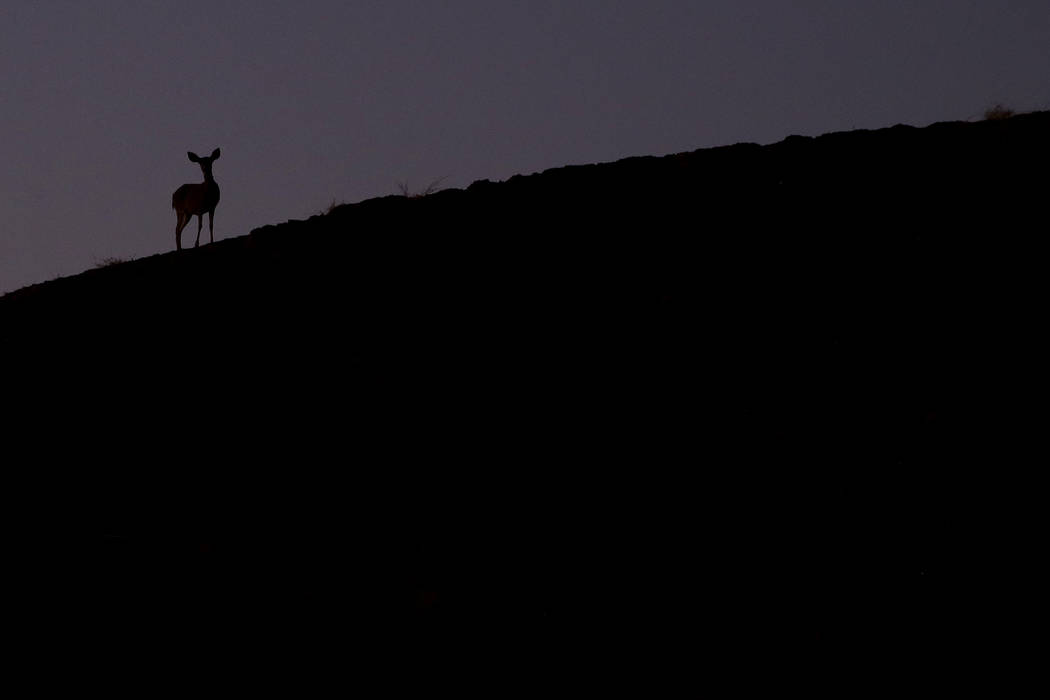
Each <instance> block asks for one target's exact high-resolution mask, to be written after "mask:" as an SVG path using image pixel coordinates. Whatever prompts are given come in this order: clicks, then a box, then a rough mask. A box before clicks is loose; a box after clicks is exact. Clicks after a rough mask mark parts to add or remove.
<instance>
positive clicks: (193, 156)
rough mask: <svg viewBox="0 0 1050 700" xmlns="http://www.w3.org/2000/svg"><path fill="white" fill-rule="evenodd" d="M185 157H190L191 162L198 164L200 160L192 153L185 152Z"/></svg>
mask: <svg viewBox="0 0 1050 700" xmlns="http://www.w3.org/2000/svg"><path fill="white" fill-rule="evenodd" d="M186 155H188V156H189V157H190V160H192V161H193V162H194V163H199V162H200V158H198V157H197V154H196V153H194V152H193V151H186Z"/></svg>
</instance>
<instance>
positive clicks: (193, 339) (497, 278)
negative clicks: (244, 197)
mask: <svg viewBox="0 0 1050 700" xmlns="http://www.w3.org/2000/svg"><path fill="white" fill-rule="evenodd" d="M1048 157H1050V113H1036V114H1030V115H1022V116H1018V117H1014V118H1012V119H1008V120H1002V121H987V122H981V123H945V124H935V125H932V126H929V127H926V128H921V129H919V128H912V127H906V126H896V127H893V128H889V129H881V130H877V131H854V132H848V133H836V134H828V135H825V136H821V137H818V138H805V137H789V138H787V139H786V140H784V141H782V142H780V143H776V144H773V145H769V146H758V145H753V144H738V145H735V146H728V147H723V148H714V149H705V150H700V151H695V152H692V153H682V154H677V155H672V156H666V157H659V158H657V157H644V158H629V159H626V160H622V161H619V162H615V163H608V164H600V165H585V166H571V167H564V168H556V169H553V170H548V171H546V172H543V173H539V174H534V175H530V176H516V177H514V178H511V179H510V180H508V181H506V182H498V183H493V182H488V181H481V182H476V183H474V184H473V185H471V186H470V187H468V188H467V189H465V190H447V191H443V192H439V193H437V194H434V195H431V196H427V197H420V198H405V197H386V198H381V199H375V200H369V201H365V202H361V203H358V204H352V205H345V206H341V207H338V208H336V209H335V210H333V211H332V212H331V213H329V214H328V215H325V216H317V217H313V218H311V219H309V220H306V221H289V222H287V223H285V224H281V225H275V226H266V227H263V228H261V229H257V230H255V231H252V232H251V233H250V234H249V235H246V236H242V237H239V238H233V239H227V240H222V241H220V242H217V243H215V244H213V245H207V246H203V247H201V248H200V249H197V250H187V251H183V252H182V253H181V254H176V253H174V252H172V253H167V254H163V255H157V256H154V257H151V258H146V259H142V260H137V261H133V262H129V263H125V264H121V265H115V266H111V267H106V268H102V269H96V270H91V271H88V272H85V273H83V274H81V275H77V276H74V277H69V278H64V279H59V280H55V281H52V282H48V283H44V284H41V285H35V286H33V287H28V288H26V289H22V290H19V291H17V292H14V293H12V294H8V295H6V296H4V297H3V298H0V322H2V323H3V326H4V328H5V334H4V335H5V343H4V353H5V356H6V357H7V358H9V359H8V363H7V365H8V367H9V368H10V374H11V376H12V380H11V384H12V387H11V389H10V390H9V391H8V392H7V394H6V396H7V402H8V405H7V408H8V410H11V411H14V412H15V413H16V414H17V416H16V418H15V419H14V421H13V422H12V423H10V425H11V426H12V427H13V429H12V432H11V434H12V435H15V436H17V437H20V438H22V440H19V442H23V441H24V442H25V443H27V444H28V447H27V451H25V452H24V453H23V454H24V455H25V456H24V457H23V458H22V460H24V461H23V462H22V464H23V465H24V467H25V471H26V472H35V471H36V470H37V468H38V467H39V468H43V465H47V470H48V471H47V473H48V474H49V476H48V481H49V484H51V488H52V489H57V491H59V492H61V494H62V495H61V496H56V495H54V494H55V492H54V491H50V492H49V493H50V494H51V495H50V496H49V499H50V502H51V504H52V507H55V504H56V503H62V507H63V508H68V509H74V508H75V509H76V510H75V512H76V513H77V522H79V523H89V522H91V523H93V522H96V521H98V522H102V521H107V520H108V521H109V522H108V523H107V524H106V525H105V526H106V527H110V528H115V529H118V530H123V531H138V532H164V533H167V534H166V535H165V536H175V535H172V533H193V532H201V533H210V534H209V535H208V536H209V537H212V538H213V539H214V538H220V539H222V538H225V539H224V540H223V541H226V542H239V543H241V545H238V546H240V547H241V550H239V551H244V549H243V548H244V544H243V543H244V542H246V541H249V540H250V541H253V542H256V543H258V542H262V541H267V542H272V541H278V540H280V541H285V542H288V541H295V542H298V544H297V545H296V549H297V551H300V552H310V551H318V552H319V551H325V552H331V551H333V550H332V547H335V548H336V549H337V550H338V551H340V552H344V551H345V550H347V549H348V550H353V551H354V552H358V554H356V555H354V556H356V557H359V558H358V561H368V562H372V563H373V564H375V562H383V564H382V565H381V566H380V565H378V564H376V565H374V566H372V565H370V566H369V567H367V570H368V571H369V572H371V573H370V574H368V576H364V578H368V577H369V576H371V577H373V578H374V579H377V580H378V579H382V580H383V581H387V579H386V578H384V577H388V578H389V580H390V581H394V580H397V581H402V582H403V581H405V580H407V579H406V577H409V578H411V577H417V579H418V580H423V579H426V580H430V581H439V582H442V583H441V584H440V585H443V586H445V587H446V589H447V590H452V591H459V593H456V594H450V595H452V597H453V598H454V599H456V600H458V601H459V604H460V605H461V606H465V605H466V603H464V601H465V600H467V599H470V600H477V599H479V598H480V599H485V600H490V601H491V599H492V598H493V597H494V596H495V597H499V596H504V595H505V593H500V594H496V593H493V591H495V590H499V591H506V590H507V586H511V587H512V588H514V590H518V591H521V590H527V591H533V593H534V594H535V595H536V596H539V598H540V599H541V600H543V601H544V602H543V603H542V604H543V605H545V606H548V607H552V608H553V609H559V607H558V606H562V608H563V609H565V608H571V609H573V610H578V609H579V608H580V606H582V607H584V608H594V609H598V608H601V606H602V605H605V604H608V603H609V599H610V598H613V597H618V599H619V600H621V603H620V605H623V602H622V600H623V598H624V596H629V595H635V596H642V597H643V598H644V596H643V594H642V593H634V594H628V593H627V592H626V591H627V590H628V588H629V586H628V585H627V582H628V581H633V582H634V583H635V584H638V586H640V587H636V588H632V589H631V590H635V591H642V590H650V588H647V586H648V587H652V586H657V585H659V586H672V588H673V586H676V585H681V586H692V587H693V588H691V589H690V590H692V591H693V593H691V594H690V595H698V594H697V591H698V590H704V591H709V590H710V591H715V592H721V593H722V594H725V595H729V592H730V591H732V594H731V595H729V597H728V598H726V599H725V600H727V601H734V602H732V603H730V602H727V603H726V604H725V606H726V607H725V609H726V610H729V609H732V610H734V611H735V612H733V614H734V615H736V614H739V615H742V616H744V617H745V618H748V616H751V615H753V616H759V614H760V613H759V612H756V611H759V610H760V611H762V613H761V614H762V615H763V616H764V617H763V620H765V624H768V625H769V626H770V627H771V628H776V629H781V630H784V629H790V630H794V631H793V632H792V634H801V635H803V637H805V638H806V639H809V638H810V637H808V636H806V635H808V634H809V633H810V632H811V631H812V629H814V628H818V629H820V630H823V632H821V634H825V635H828V634H830V635H832V636H834V635H836V634H840V635H841V634H845V632H843V630H845V629H853V627H851V625H854V623H855V624H856V625H862V623H861V622H857V621H856V620H854V618H853V617H851V616H850V615H852V614H855V615H858V616H860V617H861V618H863V619H864V620H866V621H867V622H868V623H873V621H875V620H879V619H881V617H882V616H883V615H884V614H888V611H890V610H893V609H900V608H899V606H897V607H896V608H895V607H894V605H891V602H893V603H894V604H900V603H901V601H902V600H905V599H906V600H907V601H912V602H914V601H913V598H912V597H909V596H913V597H914V595H918V594H917V593H915V592H914V591H912V590H911V589H909V588H908V587H907V586H908V585H910V584H907V583H904V582H905V581H910V580H911V579H910V578H908V577H909V576H912V575H913V574H914V572H915V571H917V570H919V569H920V568H922V567H926V568H930V567H933V568H936V567H938V566H940V567H942V570H943V569H944V568H945V567H948V563H947V562H949V561H955V560H954V558H953V557H954V556H955V553H956V550H955V549H954V548H955V547H956V546H957V545H956V535H957V534H958V533H960V532H965V536H963V535H959V536H960V537H963V539H965V540H966V541H967V543H968V544H967V546H968V547H969V546H973V547H978V548H980V547H981V546H982V545H981V542H980V535H979V528H976V527H975V528H974V529H973V531H969V530H966V528H967V527H968V526H967V522H968V520H967V517H966V516H965V515H963V514H962V513H961V512H959V510H957V509H959V508H960V507H961V506H960V504H961V503H964V502H968V501H967V499H968V498H970V497H971V496H973V494H975V493H977V492H978V491H982V490H983V489H985V488H989V489H993V490H994V488H993V487H992V486H990V485H988V484H987V483H985V482H984V481H983V480H982V479H983V478H984V477H983V476H981V474H983V473H984V472H982V471H981V470H982V469H984V468H986V467H987V463H981V462H978V463H976V464H973V463H971V462H970V461H968V460H976V459H977V457H976V455H977V454H978V453H979V449H980V448H981V447H982V445H981V444H980V442H981V439H980V435H981V434H982V431H981V430H976V431H975V430H974V429H973V425H971V424H970V423H969V422H968V421H969V420H970V418H969V417H970V416H971V415H972V409H973V408H974V407H975V406H979V405H980V404H981V403H982V401H985V400H988V399H990V398H991V395H992V393H994V392H995V391H997V388H998V387H1003V386H1009V385H1010V384H1011V383H1012V382H1013V381H1015V380H1016V379H1017V378H1016V377H1010V372H1011V371H1012V369H1013V368H1016V367H1017V366H1018V364H1017V363H1016V362H1015V361H1014V360H1012V359H1010V358H1013V357H1015V350H1017V351H1021V349H1023V348H1024V347H1026V341H1025V338H1026V336H1027V334H1028V333H1029V331H1028V329H1029V328H1030V327H1031V324H1032V319H1033V316H1032V312H1033V309H1034V307H1035V305H1036V302H1035V299H1037V298H1038V297H1036V296H1035V287H1036V280H1037V279H1038V278H1037V277H1035V276H1034V275H1033V274H1032V273H1033V267H1034V266H1035V264H1037V260H1040V259H1045V258H1044V257H1043V238H1044V237H1045V235H1046V216H1045V212H1046V208H1045V207H1046V203H1045V202H1046V200H1045V197H1046V194H1047V192H1048V177H1047V168H1046V164H1047V162H1048ZM158 229H164V227H162V226H159V225H158ZM164 230H166V229H164ZM151 235H153V234H151ZM156 235H157V236H162V235H167V234H163V233H161V232H159V231H158V232H157V233H156ZM998 405H1002V406H1003V411H1004V412H1009V411H1011V410H1013V409H1012V408H1011V407H1010V406H1009V405H1005V404H1001V403H1000V404H998ZM56 510H58V508H57V507H56ZM65 512H66V513H67V514H68V513H71V512H74V511H73V510H66V511H65ZM85 518H87V519H85ZM946 522H950V523H953V525H952V526H951V527H947V526H946V525H945V523H946ZM81 527H83V525H81ZM100 527H102V526H101V525H100ZM956 527H958V528H962V529H961V530H959V529H954V528H956ZM282 538H283V539H282ZM975 538H976V539H975ZM307 542H309V543H313V544H309V545H307V544H305V543H307ZM333 543H335V544H333ZM231 546H233V545H231ZM258 546H262V545H258ZM340 547H342V548H344V549H339V548H340ZM311 548H314V549H311ZM301 556H302V561H306V560H309V561H314V562H316V561H318V558H311V557H309V556H307V555H306V554H303V555H301ZM320 559H324V557H321V558H320ZM325 561H326V563H324V564H316V563H315V564H314V566H316V567H319V568H320V569H322V570H324V572H325V576H323V577H321V578H323V579H324V580H325V581H327V582H329V583H326V584H325V585H332V586H335V585H336V584H334V583H331V582H332V581H340V582H341V583H340V584H339V585H346V582H347V580H348V579H347V578H346V577H347V576H349V577H350V578H352V579H353V580H355V581H358V582H360V581H361V580H362V574H361V573H360V571H358V572H357V573H355V574H352V575H351V574H346V573H345V570H344V564H337V563H333V562H332V561H327V560H325ZM340 561H343V560H340ZM300 563H301V562H300ZM479 568H480V569H482V570H483V573H481V574H479V573H478V570H479ZM468 571H469V572H471V574H470V575H467V574H466V572H468ZM729 571H735V572H737V573H727V572H729ZM377 572H385V573H377ZM597 572H600V573H597ZM687 572H698V573H699V574H700V575H701V579H702V581H703V583H697V582H696V580H694V579H692V578H688V577H687ZM584 574H586V575H585V576H584ZM596 579H600V581H601V582H602V583H601V585H599V586H594V585H590V584H588V585H586V586H585V585H584V584H583V583H579V582H580V581H583V580H587V581H590V582H591V583H592V584H593V582H594V581H595V580H596ZM873 579H877V580H880V581H882V582H883V584H885V585H884V587H883V590H892V591H897V592H898V593H897V594H894V595H897V596H898V597H897V598H895V599H892V596H891V599H892V601H890V602H885V603H884V604H874V603H873V604H871V605H870V606H866V610H867V612H864V613H860V612H856V610H855V609H854V608H851V607H849V605H848V604H847V603H846V602H843V601H848V600H852V598H850V596H851V595H853V594H854V593H855V592H856V591H857V590H859V588H857V586H861V585H862V584H861V583H859V582H862V581H871V580H873ZM412 580H416V579H412ZM452 581H457V582H458V583H456V584H453V583H450V582H452ZM493 581H501V582H502V583H500V584H498V585H497V584H494V583H492V582H493ZM640 581H641V583H639V582H640ZM687 581H688V582H689V583H687ZM771 581H775V583H770V582H771ZM479 582H483V583H479ZM508 582H513V585H511V583H508ZM672 582H673V584H672ZM388 583H389V581H388ZM384 585H386V584H376V589H377V590H378V589H382V588H383V586H384ZM399 585H400V584H399ZM863 585H867V584H863ZM770 586H772V588H770ZM697 587H699V588H697ZM567 590H568V591H574V592H573V593H566V592H565V591H567ZM463 591H469V593H464V592H463ZM536 591H541V592H544V593H535V592H536ZM552 591H558V592H557V593H552ZM584 591H587V592H584ZM609 591H618V593H616V594H613V593H610V592H609ZM456 595H458V596H459V598H455V596H456ZM522 595H525V594H522ZM529 595H533V594H529ZM835 596H840V598H835ZM526 597H527V596H526ZM687 597H688V596H686V598H687ZM701 597H703V596H701ZM447 599H448V598H446V600H447ZM501 599H502V598H501ZM644 599H645V600H647V601H649V602H650V603H652V604H653V605H665V604H669V603H666V601H668V600H678V601H681V600H683V599H684V598H679V597H676V596H674V595H673V594H671V593H670V592H668V591H667V590H664V593H663V594H661V595H660V596H654V597H653V598H651V599H650V598H644ZM833 599H834V600H839V602H840V603H842V605H843V606H844V607H841V609H842V610H854V613H850V614H846V613H843V614H841V615H840V614H838V613H835V614H832V613H830V612H827V611H828V610H830V609H832V608H834V605H831V604H829V603H827V602H826V601H828V600H833ZM887 600H889V599H887ZM565 601H571V602H565ZM599 601H600V602H599ZM657 601H664V602H660V603H657ZM792 601H793V602H792ZM800 601H801V602H800ZM807 601H808V602H807ZM450 605H452V604H450ZM508 605H509V604H508ZM822 605H823V606H825V607H824V608H820V606H822ZM814 606H817V608H820V609H823V610H824V611H825V613H812V610H814V609H815V608H814ZM827 606H830V607H827ZM452 607H455V606H454V605H452ZM468 607H469V606H468ZM905 607H906V606H905ZM601 609H605V608H601ZM835 609H836V610H840V608H835ZM799 610H810V611H811V613H812V614H811V613H806V614H802V613H799V612H798V611H799ZM790 611H795V612H790ZM718 614H719V615H720V614H723V613H718ZM724 614H726V615H727V616H728V615H729V614H730V613H729V612H725V613H724ZM796 615H797V616H798V617H797V618H796V617H795V616H796ZM822 615H823V616H822ZM803 618H804V619H803ZM748 619H750V618H748ZM756 619H757V617H756ZM814 620H816V622H814ZM843 620H846V621H845V622H844V621H843ZM850 620H854V622H850ZM800 630H801V631H800ZM829 630H830V631H829ZM913 632H914V630H913ZM913 636H914V635H913Z"/></svg>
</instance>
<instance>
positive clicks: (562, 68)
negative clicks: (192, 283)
mask: <svg viewBox="0 0 1050 700" xmlns="http://www.w3.org/2000/svg"><path fill="white" fill-rule="evenodd" d="M0 100H2V109H0V134H2V137H0V149H2V152H0V156H2V157H0V197H2V199H0V202H2V205H3V217H2V219H0V293H2V292H6V291H11V290H13V289H17V288H18V287H21V286H24V285H26V284H31V283H34V282H40V281H44V280H49V279H53V278H55V277H57V276H61V275H69V274H75V273H77V272H81V271H83V270H85V269H89V268H91V267H94V266H95V265H96V264H99V263H100V262H103V261H104V260H106V259H108V258H123V259H129V258H137V257H143V256H146V255H151V254H154V253H159V252H164V251H167V250H173V249H174V245H175V243H174V227H175V215H174V213H173V212H172V210H171V194H172V192H173V191H174V190H175V189H176V188H177V187H178V186H179V185H181V184H183V183H186V182H200V181H201V179H202V178H201V174H200V169H199V168H198V167H197V166H196V165H194V164H193V163H190V162H189V160H188V159H187V158H186V151H188V150H191V151H195V152H196V153H198V154H200V155H206V154H208V153H210V152H211V150H212V149H213V148H215V147H221V148H222V157H221V159H220V160H219V161H217V162H216V164H215V178H216V180H217V181H218V183H219V185H220V186H221V188H222V201H221V202H220V204H219V207H218V209H217V211H216V215H215V221H216V236H217V238H220V239H221V238H228V237H232V236H239V235H243V234H246V233H248V232H249V231H250V230H251V229H252V228H254V227H256V226H261V225H264V224H270V223H278V222H281V221H285V220H287V219H290V218H305V217H307V216H310V215H312V214H315V213H317V212H319V211H320V210H322V209H324V208H326V207H327V206H328V205H329V204H330V203H331V202H332V201H333V200H336V201H340V202H342V201H347V202H354V201H359V200H361V199H366V198H369V197H375V196H381V195H387V194H394V193H396V192H398V183H400V182H407V184H408V187H409V189H410V190H422V189H424V188H425V187H426V186H427V185H428V184H429V183H430V182H431V181H433V180H435V179H437V178H440V177H445V178H446V179H445V180H444V181H443V182H442V185H443V186H448V187H464V186H466V185H469V184H470V183H471V182H472V181H474V180H477V179H484V178H488V179H491V180H503V179H506V178H508V177H510V176H511V175H514V174H516V173H525V174H528V173H531V172H537V171H540V170H544V169H546V168H551V167H557V166H561V165H568V164H572V163H592V162H602V161H611V160H616V159H619V158H623V157H626V156H631V155H663V154H666V153H673V152H679V151H688V150H693V149H696V148H703V147H709V146H718V145H725V144H731V143H736V142H741V141H751V142H757V143H771V142H775V141H779V140H780V139H782V138H784V137H785V136H787V135H789V134H809V135H817V134H821V133H825V132H828V131H840V130H848V129H854V128H878V127H884V126H892V125H893V124H897V123H906V124H913V125H916V126H924V125H926V124H929V123H932V122H936V121H944V120H955V119H977V118H980V116H981V115H982V113H983V112H984V110H985V109H987V108H989V107H991V106H993V105H994V104H996V103H998V102H1001V103H1003V104H1005V105H1007V106H1009V107H1011V108H1013V109H1015V110H1017V111H1028V110H1036V109H1043V110H1045V109H1050V1H1048V0H852V1H851V0H520V1H512V0H446V1H444V2H442V1H440V0H428V1H423V0H398V1H397V2H390V0H375V1H373V0H355V1H348V2H336V1H334V0H317V1H310V0H299V1H297V2H272V1H265V0H253V1H251V2H248V1H237V2H223V1H221V0H209V1H207V2H200V1H197V0H178V1H177V2H167V1H162V2H151V1H149V0H136V1H133V2H118V1H114V0H107V1H106V2H98V3H89V2H80V1H78V0H73V1H69V2H60V1H58V0H34V1H32V2H30V1H22V0H4V2H3V4H2V5H0ZM195 224H196V221H194V222H193V223H191V224H190V227H188V229H187V231H188V232H190V245H192V240H193V237H194V236H195V235H196V230H195ZM205 227H207V222H205ZM203 236H204V238H205V240H206V238H207V229H206V228H205V232H204V234H203ZM185 237H186V236H185V233H184V235H183V238H184V243H185ZM187 303H190V302H189V301H188V302H187Z"/></svg>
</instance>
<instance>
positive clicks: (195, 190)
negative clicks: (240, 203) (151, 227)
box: [171, 148, 219, 250]
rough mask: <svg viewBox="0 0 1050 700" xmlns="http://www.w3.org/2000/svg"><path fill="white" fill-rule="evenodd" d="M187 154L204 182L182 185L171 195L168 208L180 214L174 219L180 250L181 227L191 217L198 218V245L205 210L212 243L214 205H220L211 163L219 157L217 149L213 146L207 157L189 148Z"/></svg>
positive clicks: (176, 242)
mask: <svg viewBox="0 0 1050 700" xmlns="http://www.w3.org/2000/svg"><path fill="white" fill-rule="evenodd" d="M186 155H188V156H189V157H190V160H191V161H193V162H194V163H197V164H198V165H200V166H201V171H202V172H203V173H204V182H201V183H190V184H187V185H183V186H182V187H180V188H179V189H177V190H175V194H173V195H171V208H172V209H174V210H175V214H176V216H178V217H179V218H178V221H177V222H175V250H182V229H184V228H185V227H186V224H187V223H189V221H190V219H191V218H192V217H194V216H196V217H197V241H196V242H195V243H194V244H193V247H194V248H196V247H197V246H198V245H200V242H201V228H202V227H203V225H204V213H205V212H207V213H208V235H209V237H210V239H211V242H212V243H214V242H215V207H216V206H218V204H219V185H218V183H216V182H215V178H214V177H212V174H211V164H212V163H213V162H215V161H216V160H218V159H219V149H218V148H216V149H215V150H214V151H212V152H211V155H210V156H208V157H207V158H201V157H200V156H198V155H197V154H196V153H193V152H192V151H190V152H187V153H186Z"/></svg>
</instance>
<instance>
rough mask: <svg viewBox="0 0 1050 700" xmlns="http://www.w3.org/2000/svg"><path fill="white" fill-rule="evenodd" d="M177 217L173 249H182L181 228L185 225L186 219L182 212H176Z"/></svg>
mask: <svg viewBox="0 0 1050 700" xmlns="http://www.w3.org/2000/svg"><path fill="white" fill-rule="evenodd" d="M178 217H179V218H178V219H177V220H176V221H175V250H182V229H183V228H185V227H186V221H187V219H186V218H184V217H183V215H182V212H178Z"/></svg>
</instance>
